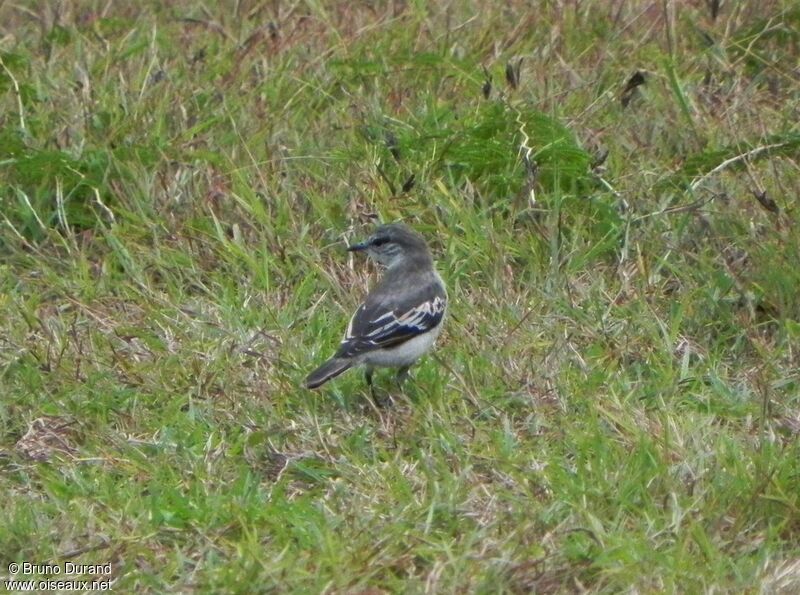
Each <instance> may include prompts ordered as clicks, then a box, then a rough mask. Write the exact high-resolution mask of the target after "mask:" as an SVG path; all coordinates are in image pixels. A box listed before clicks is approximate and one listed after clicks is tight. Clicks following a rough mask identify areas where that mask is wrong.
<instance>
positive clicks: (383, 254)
mask: <svg viewBox="0 0 800 595" xmlns="http://www.w3.org/2000/svg"><path fill="white" fill-rule="evenodd" d="M347 250H348V251H350V252H361V251H366V253H367V254H368V255H369V256H370V258H372V259H373V260H375V261H376V262H379V263H380V264H382V265H384V266H386V267H391V266H392V265H394V264H396V263H398V262H400V261H402V260H403V259H405V258H409V257H413V258H428V259H429V258H430V253H429V252H428V246H427V244H425V240H424V239H423V238H422V236H421V235H419V234H418V233H417V232H415V231H413V230H412V229H410V228H409V227H407V226H406V225H403V224H402V223H389V224H387V225H380V226H379V227H378V228H377V229H376V230H375V233H373V234H372V235H371V236H370V237H369V238H368V239H366V240H365V241H363V242H360V243H358V244H353V245H351V246H349V247H348V248H347Z"/></svg>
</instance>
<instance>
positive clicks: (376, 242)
mask: <svg viewBox="0 0 800 595" xmlns="http://www.w3.org/2000/svg"><path fill="white" fill-rule="evenodd" d="M388 241H389V238H387V237H382V238H375V239H374V240H372V245H373V246H383V245H384V244H385V243H386V242H388Z"/></svg>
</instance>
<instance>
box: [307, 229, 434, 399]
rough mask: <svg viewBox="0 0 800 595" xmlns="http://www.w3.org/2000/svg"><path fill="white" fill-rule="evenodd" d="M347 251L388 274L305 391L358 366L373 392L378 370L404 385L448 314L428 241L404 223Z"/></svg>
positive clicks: (318, 369) (381, 230) (314, 372)
mask: <svg viewBox="0 0 800 595" xmlns="http://www.w3.org/2000/svg"><path fill="white" fill-rule="evenodd" d="M348 251H351V252H356V251H358V252H360V251H366V252H367V254H368V255H369V256H370V257H371V258H372V259H373V260H375V261H376V262H378V263H379V264H381V265H383V266H385V267H386V270H385V272H384V274H383V277H382V278H381V280H380V282H379V283H378V285H376V286H375V287H374V288H373V289H372V291H370V292H369V293H368V294H367V297H366V299H365V300H364V303H363V304H361V305H360V306H359V308H358V309H357V310H356V312H355V314H353V317H352V318H351V319H350V324H348V325H347V330H346V331H345V333H344V338H343V339H342V342H341V344H340V345H339V349H338V350H337V351H336V353H335V354H334V356H333V357H332V358H331V359H329V360H328V361H326V362H325V363H324V364H322V365H321V366H320V367H319V368H317V369H316V370H314V371H313V372H311V374H309V375H308V377H307V378H306V381H305V385H306V387H307V388H317V387H319V386H322V385H323V384H325V383H326V382H327V381H328V380H330V379H331V378H335V377H336V376H338V375H339V374H341V373H342V372H345V371H346V370H349V369H350V368H352V367H354V366H359V365H363V366H364V367H365V368H366V372H365V378H366V381H367V384H368V385H369V387H370V389H372V388H373V387H372V374H373V370H374V369H375V368H379V367H388V368H398V371H397V381H398V383H399V384H402V382H403V380H405V378H406V376H407V375H408V370H409V368H410V367H411V366H412V365H413V364H414V363H415V362H416V361H417V360H418V359H419V358H420V357H422V356H423V355H425V353H427V352H428V351H429V350H430V349H431V347H433V344H434V342H435V341H436V338H437V337H438V336H439V333H440V332H441V330H442V321H443V320H444V315H445V310H446V309H447V290H446V289H445V286H444V282H443V281H442V278H441V277H440V276H439V273H437V272H436V269H435V268H434V266H433V258H432V257H431V253H430V250H428V245H427V244H426V243H425V240H424V239H423V238H422V236H421V235H419V234H418V233H417V232H415V231H413V230H411V229H410V228H408V227H407V226H405V225H403V224H402V223H390V224H388V225H381V226H379V227H378V228H377V229H376V231H375V233H374V234H373V235H372V236H371V237H370V238H369V239H367V240H366V241H364V242H361V243H359V244H353V245H352V246H350V247H349V248H348Z"/></svg>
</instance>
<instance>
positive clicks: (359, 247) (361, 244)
mask: <svg viewBox="0 0 800 595" xmlns="http://www.w3.org/2000/svg"><path fill="white" fill-rule="evenodd" d="M368 246H369V242H359V243H358V244H351V245H350V246H348V247H347V251H348V252H361V250H366V249H367V247H368Z"/></svg>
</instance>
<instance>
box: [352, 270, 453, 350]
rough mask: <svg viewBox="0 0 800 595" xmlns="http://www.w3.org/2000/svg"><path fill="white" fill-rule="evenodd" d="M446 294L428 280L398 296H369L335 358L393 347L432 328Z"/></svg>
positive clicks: (436, 321) (444, 302) (442, 307)
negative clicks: (415, 288)
mask: <svg viewBox="0 0 800 595" xmlns="http://www.w3.org/2000/svg"><path fill="white" fill-rule="evenodd" d="M446 306H447V295H446V294H445V292H444V289H443V288H442V287H441V285H439V284H437V283H430V284H426V285H424V286H422V287H420V288H419V289H418V290H416V291H411V292H408V291H406V292H403V294H402V295H401V296H399V297H392V296H374V295H370V296H368V297H367V300H366V301H365V302H364V303H363V304H361V306H359V308H358V310H356V312H355V314H353V317H352V318H351V319H350V324H348V325H347V331H346V332H345V335H344V338H343V339H342V343H341V345H340V346H339V351H338V353H337V354H336V355H337V356H338V357H355V356H357V355H359V354H362V353H366V352H368V351H374V350H376V349H386V348H388V347H396V346H397V345H400V344H401V343H404V342H406V341H408V340H409V339H411V338H413V337H416V336H418V335H421V334H424V333H427V332H428V331H430V330H432V329H434V328H436V327H437V326H438V325H439V324H440V323H441V322H442V318H443V317H444V312H445V308H446Z"/></svg>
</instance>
